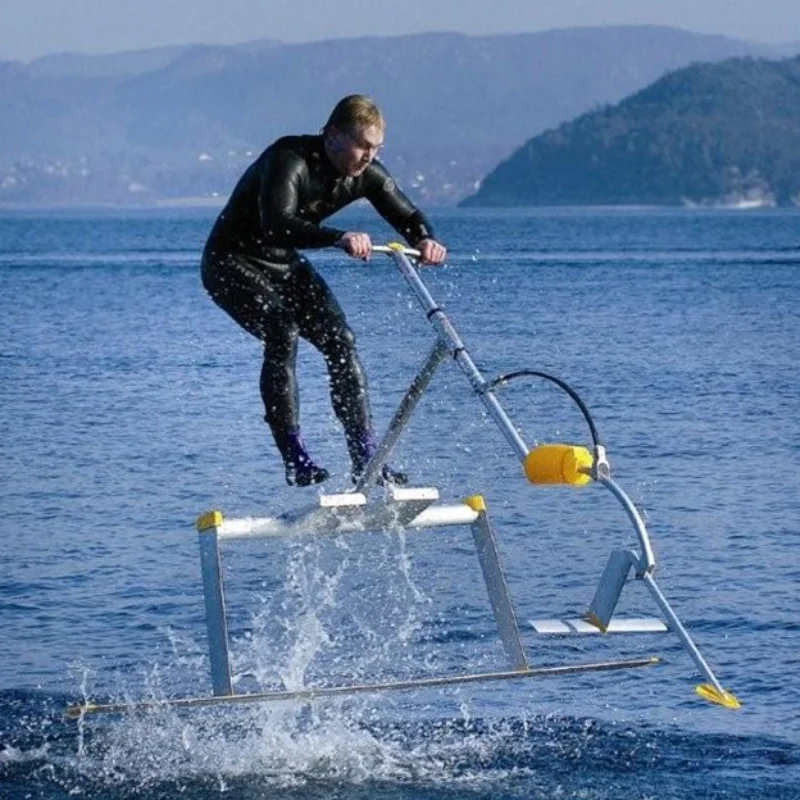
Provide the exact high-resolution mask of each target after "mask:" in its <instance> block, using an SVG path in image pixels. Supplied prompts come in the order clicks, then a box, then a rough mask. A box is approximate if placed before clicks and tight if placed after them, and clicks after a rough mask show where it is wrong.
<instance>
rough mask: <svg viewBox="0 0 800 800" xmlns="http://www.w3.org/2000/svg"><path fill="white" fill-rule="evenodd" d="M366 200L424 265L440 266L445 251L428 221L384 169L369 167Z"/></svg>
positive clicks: (374, 164) (372, 165)
mask: <svg viewBox="0 0 800 800" xmlns="http://www.w3.org/2000/svg"><path fill="white" fill-rule="evenodd" d="M367 199H368V200H369V201H370V203H372V205H373V206H374V207H375V210H376V211H377V212H378V213H379V214H380V215H381V216H382V217H383V218H384V219H385V220H386V221H387V222H388V223H389V224H390V225H391V226H392V227H393V228H394V229H395V230H396V231H397V232H398V233H399V234H400V235H401V236H403V237H404V238H405V240H406V241H407V242H408V243H409V244H410V245H411V246H412V247H416V248H418V249H419V250H420V252H421V253H422V260H423V262H425V263H427V264H441V263H442V262H443V261H444V259H445V256H446V254H447V251H446V250H445V248H444V247H443V246H442V245H441V244H440V243H439V242H438V241H437V239H436V234H435V233H434V231H433V226H432V225H431V223H430V222H429V221H428V218H427V217H426V216H425V215H424V214H423V213H422V211H420V210H419V209H418V208H417V207H416V206H415V205H414V204H413V203H412V202H411V201H410V200H409V199H408V197H406V196H405V194H403V192H401V191H400V189H399V188H398V187H397V184H396V183H395V181H394V179H393V178H392V176H391V175H389V173H388V172H387V170H386V168H385V167H384V166H383V165H382V164H380V163H378V162H373V163H372V164H371V165H370V174H369V183H368V186H367Z"/></svg>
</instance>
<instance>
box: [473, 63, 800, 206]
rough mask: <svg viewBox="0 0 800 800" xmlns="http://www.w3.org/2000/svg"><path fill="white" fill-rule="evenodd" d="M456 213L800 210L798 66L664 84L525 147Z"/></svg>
mask: <svg viewBox="0 0 800 800" xmlns="http://www.w3.org/2000/svg"><path fill="white" fill-rule="evenodd" d="M461 205H463V206H541V205H548V206H552V205H573V206H574V205H699V206H706V205H710V206H762V205H763V206H788V205H800V57H795V58H790V59H783V60H779V61H773V60H766V59H759V58H734V59H730V60H727V61H723V62H720V63H703V64H695V65H692V66H689V67H686V68H683V69H679V70H676V71H674V72H671V73H669V74H667V75H665V76H664V77H662V78H660V79H659V80H657V81H656V82H655V83H653V84H651V85H650V86H648V87H646V88H645V89H643V90H641V91H639V92H637V93H635V94H633V95H631V96H629V97H627V98H626V99H624V100H622V101H621V102H619V103H617V104H615V105H610V106H607V107H603V108H600V109H596V110H594V111H591V112H588V113H585V114H583V115H581V116H579V117H578V118H576V119H574V120H572V121H570V122H566V123H564V124H562V125H560V126H558V127H556V128H554V129H551V130H548V131H545V132H544V133H542V134H540V135H538V136H535V137H533V138H532V139H530V140H528V141H527V142H526V143H525V144H524V145H523V146H522V147H521V148H520V149H519V150H517V151H516V152H515V153H514V154H513V155H512V156H511V157H510V158H508V159H507V160H505V161H503V162H502V163H501V164H499V165H498V166H497V167H496V168H495V169H494V170H492V172H490V173H489V174H488V175H487V176H486V178H485V179H484V180H483V181H482V183H481V185H480V188H479V190H478V191H477V192H476V193H475V194H473V195H472V196H470V197H468V198H465V199H464V200H463V201H462V203H461Z"/></svg>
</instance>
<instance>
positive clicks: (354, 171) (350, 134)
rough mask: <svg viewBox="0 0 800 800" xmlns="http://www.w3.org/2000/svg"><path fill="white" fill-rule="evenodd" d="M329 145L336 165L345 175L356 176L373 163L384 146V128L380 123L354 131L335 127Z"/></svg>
mask: <svg viewBox="0 0 800 800" xmlns="http://www.w3.org/2000/svg"><path fill="white" fill-rule="evenodd" d="M327 145H328V146H327V150H328V155H329V156H330V159H331V161H332V162H333V165H334V167H336V169H337V170H338V171H339V172H341V173H342V174H343V175H348V176H350V177H351V178H356V177H358V176H359V175H361V173H362V172H363V171H364V170H365V169H366V168H367V167H368V166H369V165H370V164H371V163H372V160H373V159H374V158H375V156H376V155H377V154H378V151H379V150H380V149H381V147H382V146H383V128H382V127H381V126H380V125H370V126H369V127H367V128H355V129H354V130H353V131H343V130H339V129H338V128H334V129H333V130H332V131H331V133H330V135H329V137H328V142H327Z"/></svg>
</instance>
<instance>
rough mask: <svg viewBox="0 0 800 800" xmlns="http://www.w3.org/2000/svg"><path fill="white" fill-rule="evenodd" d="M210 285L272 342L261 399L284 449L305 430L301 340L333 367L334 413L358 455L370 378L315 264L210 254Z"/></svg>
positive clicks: (233, 312)
mask: <svg viewBox="0 0 800 800" xmlns="http://www.w3.org/2000/svg"><path fill="white" fill-rule="evenodd" d="M203 285H204V286H205V288H206V290H207V291H208V293H209V294H210V295H211V297H212V299H213V300H214V302H216V303H217V305H219V306H220V307H221V308H222V309H223V310H225V311H226V312H227V313H228V314H229V315H230V316H231V317H232V318H233V319H234V320H236V322H238V323H239V325H241V326H242V327H243V328H244V329H245V330H247V331H248V332H250V333H251V334H253V335H254V336H256V337H258V338H259V339H260V340H261V341H262V342H264V363H263V365H262V369H261V380H260V388H261V397H262V400H263V401H264V410H265V419H266V421H267V422H268V423H269V425H270V427H271V428H272V431H273V434H274V435H275V439H276V442H277V443H278V447H279V448H281V440H282V439H283V438H284V437H285V435H286V434H287V433H288V432H290V431H296V430H298V428H299V401H298V391H297V378H296V373H295V366H296V357H297V338H298V335H300V336H302V337H303V338H304V339H307V340H308V341H309V342H310V343H311V344H312V345H313V346H314V347H316V348H317V349H318V350H319V351H320V352H321V353H322V356H323V357H324V359H325V363H326V365H327V369H328V375H329V378H330V390H331V402H332V404H333V409H334V412H335V413H336V416H337V417H338V418H339V420H340V421H341V423H342V425H343V426H344V429H345V436H346V438H347V443H348V446H349V447H350V449H351V453H352V448H353V447H354V446H355V443H356V442H358V441H360V440H361V438H362V437H363V436H364V434H365V432H367V431H369V430H370V429H371V414H370V407H369V394H368V388H367V380H366V375H365V373H364V368H363V366H362V364H361V360H360V359H359V357H358V352H357V350H356V346H355V336H354V334H353V332H352V330H351V329H350V327H349V326H348V324H347V320H346V318H345V315H344V312H343V311H342V308H341V306H340V305H339V303H338V301H337V300H336V298H335V296H334V295H333V292H332V291H331V290H330V287H329V286H328V284H327V283H326V282H325V280H324V279H323V278H322V276H320V275H319V273H318V272H317V271H316V270H315V269H314V268H313V267H312V266H311V264H310V263H309V262H308V260H307V259H305V258H302V257H300V258H297V259H295V260H294V261H292V262H291V263H290V264H270V263H267V262H262V261H256V260H254V259H248V258H247V257H246V256H241V255H226V256H222V257H217V256H215V255H214V254H209V253H206V254H205V255H204V257H203ZM281 449H282V448H281Z"/></svg>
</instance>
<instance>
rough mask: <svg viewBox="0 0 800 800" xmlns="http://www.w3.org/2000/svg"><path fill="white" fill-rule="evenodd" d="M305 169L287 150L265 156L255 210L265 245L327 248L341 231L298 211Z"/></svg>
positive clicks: (303, 164)
mask: <svg viewBox="0 0 800 800" xmlns="http://www.w3.org/2000/svg"><path fill="white" fill-rule="evenodd" d="M306 169H307V166H306V163H305V161H304V159H303V158H302V157H301V156H300V155H298V154H297V153H294V152H292V151H291V150H281V149H278V150H276V151H275V152H273V153H271V154H270V155H269V156H268V157H267V158H266V159H265V164H264V168H263V172H262V174H261V188H260V191H259V196H258V211H259V216H260V220H261V230H262V231H263V233H264V239H265V242H266V244H267V245H272V246H275V247H298V248H316V247H331V246H332V245H335V244H336V242H337V241H338V240H339V239H340V238H341V236H342V234H343V233H344V231H341V230H337V229H336V228H328V227H325V226H323V225H317V224H316V223H314V222H310V221H309V220H307V219H303V217H301V216H300V215H299V214H298V205H299V203H298V198H299V191H298V189H299V186H300V183H301V181H303V180H304V178H305V171H306Z"/></svg>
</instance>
